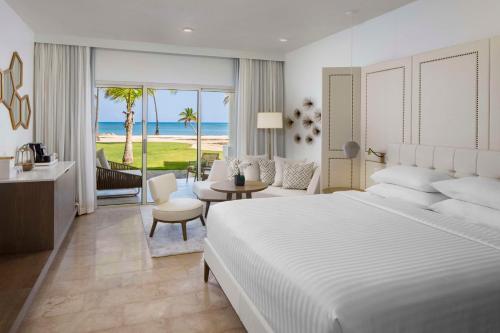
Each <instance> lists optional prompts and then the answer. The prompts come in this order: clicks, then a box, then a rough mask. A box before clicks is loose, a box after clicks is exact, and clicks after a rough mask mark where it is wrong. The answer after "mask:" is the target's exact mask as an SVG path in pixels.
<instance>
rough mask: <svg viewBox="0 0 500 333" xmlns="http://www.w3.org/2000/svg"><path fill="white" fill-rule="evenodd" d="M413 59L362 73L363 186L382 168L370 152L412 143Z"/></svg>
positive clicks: (364, 70) (379, 65) (376, 67)
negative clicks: (398, 144) (392, 144)
mask: <svg viewBox="0 0 500 333" xmlns="http://www.w3.org/2000/svg"><path fill="white" fill-rule="evenodd" d="M411 71H412V66H411V58H404V59H400V60H393V61H388V62H384V63H380V64H376V65H371V66H367V67H364V68H363V70H362V74H361V85H362V88H361V91H362V94H361V148H362V153H361V187H362V188H365V187H367V186H370V185H372V184H371V181H370V175H371V174H372V173H373V172H375V171H377V170H379V169H381V168H383V167H384V165H383V164H382V163H381V160H380V158H378V157H376V156H373V155H368V149H369V148H372V149H373V150H374V151H377V152H385V151H386V149H387V145H388V144H391V143H408V142H410V141H411V91H412V90H411Z"/></svg>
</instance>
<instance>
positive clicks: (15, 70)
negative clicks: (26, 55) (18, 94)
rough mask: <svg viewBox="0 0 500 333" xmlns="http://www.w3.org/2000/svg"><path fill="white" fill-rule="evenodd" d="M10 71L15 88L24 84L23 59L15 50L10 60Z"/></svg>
mask: <svg viewBox="0 0 500 333" xmlns="http://www.w3.org/2000/svg"><path fill="white" fill-rule="evenodd" d="M9 69H10V72H11V75H12V81H13V83H14V88H15V89H19V88H21V87H22V86H23V61H22V60H21V57H20V56H19V54H18V53H17V52H14V54H13V55H12V59H11V61H10V67H9Z"/></svg>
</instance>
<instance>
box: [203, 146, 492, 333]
mask: <svg viewBox="0 0 500 333" xmlns="http://www.w3.org/2000/svg"><path fill="white" fill-rule="evenodd" d="M388 155H389V156H388V163H394V164H408V165H417V166H424V165H426V167H433V168H438V169H443V170H453V173H454V174H455V175H457V176H462V175H473V174H478V175H482V176H484V177H494V178H499V177H500V174H497V173H500V167H499V166H500V154H499V153H493V152H478V151H475V150H458V149H451V148H442V147H426V146H410V145H391V147H389V149H388ZM427 164H430V165H427ZM207 225H208V235H207V238H206V240H205V261H206V264H207V267H209V268H210V270H211V271H212V272H213V274H214V275H215V277H216V278H217V280H218V282H219V283H220V285H221V286H222V288H223V289H224V291H225V293H226V295H227V296H228V298H229V300H230V301H231V303H232V305H233V307H234V308H235V310H236V312H237V313H238V315H239V316H240V319H241V320H242V322H243V324H244V325H245V327H246V328H247V330H248V331H249V332H335V333H337V332H342V333H350V332H384V333H389V332H496V331H500V230H497V229H495V228H491V227H486V226H482V225H478V224H471V223H468V222H466V221H464V220H460V219H455V218H450V217H445V216H443V215H440V214H437V213H435V212H432V211H428V210H424V209H422V208H420V207H417V206H414V205H410V204H402V203H401V202H397V201H392V200H387V199H383V198H379V197H377V196H374V195H370V194H369V193H359V192H343V193H335V194H329V195H317V196H308V197H294V198H272V199H255V200H240V201H237V202H229V203H221V204H219V205H217V206H215V207H214V208H213V209H212V210H211V213H210V216H209V222H208V224H207Z"/></svg>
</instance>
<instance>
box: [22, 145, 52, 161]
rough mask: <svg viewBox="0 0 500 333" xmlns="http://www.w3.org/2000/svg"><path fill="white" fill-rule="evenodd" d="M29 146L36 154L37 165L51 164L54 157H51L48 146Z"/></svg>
mask: <svg viewBox="0 0 500 333" xmlns="http://www.w3.org/2000/svg"><path fill="white" fill-rule="evenodd" d="M28 145H29V147H30V148H31V150H33V153H34V154H35V163H50V162H52V161H53V159H54V155H49V151H48V149H47V146H46V145H44V144H43V143H29V144H28Z"/></svg>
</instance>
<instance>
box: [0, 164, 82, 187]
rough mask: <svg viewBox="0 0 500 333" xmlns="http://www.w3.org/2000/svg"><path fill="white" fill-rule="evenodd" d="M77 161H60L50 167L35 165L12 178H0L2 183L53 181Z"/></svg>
mask: <svg viewBox="0 0 500 333" xmlns="http://www.w3.org/2000/svg"><path fill="white" fill-rule="evenodd" d="M74 165H75V162H72V161H71V162H58V163H57V164H54V165H53V166H50V167H35V168H33V170H31V171H24V172H23V173H19V174H17V175H15V176H14V177H11V178H5V179H0V184H7V183H20V182H52V181H55V180H57V179H58V178H59V177H61V176H62V175H63V174H64V173H65V172H66V171H68V170H69V169H70V168H72V167H73V166H74Z"/></svg>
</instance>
